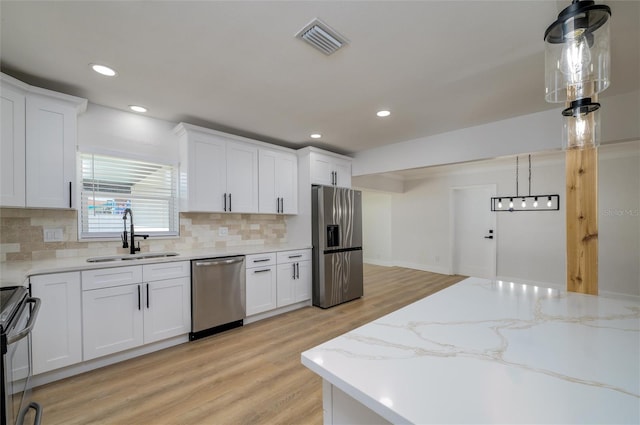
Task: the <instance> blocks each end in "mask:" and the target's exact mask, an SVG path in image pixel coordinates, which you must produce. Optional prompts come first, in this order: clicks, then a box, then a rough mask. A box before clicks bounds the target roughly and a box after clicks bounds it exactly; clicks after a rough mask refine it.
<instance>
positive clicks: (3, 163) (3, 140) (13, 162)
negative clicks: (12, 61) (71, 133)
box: [0, 79, 26, 207]
mask: <svg viewBox="0 0 640 425" xmlns="http://www.w3.org/2000/svg"><path fill="white" fill-rule="evenodd" d="M0 100H1V102H2V103H1V104H0V115H1V117H2V121H1V122H0V173H1V174H0V205H1V206H4V207H24V205H25V193H26V192H25V144H24V143H25V127H24V125H25V118H24V117H25V106H24V105H25V95H24V92H22V91H21V90H19V89H17V88H14V87H11V86H10V85H8V84H5V82H4V79H3V80H2V87H1V90H0Z"/></svg>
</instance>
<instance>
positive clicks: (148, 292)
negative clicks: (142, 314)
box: [147, 283, 149, 308]
mask: <svg viewBox="0 0 640 425" xmlns="http://www.w3.org/2000/svg"><path fill="white" fill-rule="evenodd" d="M147 308H149V284H148V283H147Z"/></svg>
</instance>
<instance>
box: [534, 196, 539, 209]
mask: <svg viewBox="0 0 640 425" xmlns="http://www.w3.org/2000/svg"><path fill="white" fill-rule="evenodd" d="M533 208H538V197H537V196H536V197H535V199H534V200H533Z"/></svg>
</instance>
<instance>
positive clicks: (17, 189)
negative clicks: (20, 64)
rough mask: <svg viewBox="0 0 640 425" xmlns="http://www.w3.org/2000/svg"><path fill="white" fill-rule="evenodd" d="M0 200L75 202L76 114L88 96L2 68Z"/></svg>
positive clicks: (44, 204) (43, 204)
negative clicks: (29, 82)
mask: <svg viewBox="0 0 640 425" xmlns="http://www.w3.org/2000/svg"><path fill="white" fill-rule="evenodd" d="M1 83H2V90H1V92H2V110H1V113H2V130H1V131H2V133H1V137H2V139H1V142H0V146H1V147H0V152H1V153H2V159H1V160H0V161H1V162H2V164H1V165H2V184H1V188H0V190H1V193H0V205H1V206H15V207H25V206H26V207H34V208H74V207H75V193H76V191H77V188H76V166H75V163H76V158H75V152H76V144H77V115H78V114H79V113H81V112H84V110H85V109H86V107H87V100H86V99H81V98H77V97H74V96H69V95H65V94H62V93H56V92H53V91H50V90H45V89H40V88H37V87H32V86H29V85H27V84H24V83H22V82H20V81H18V80H16V79H14V78H12V77H9V76H7V75H4V74H1Z"/></svg>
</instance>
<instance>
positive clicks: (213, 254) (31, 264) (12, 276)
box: [0, 244, 312, 287]
mask: <svg viewBox="0 0 640 425" xmlns="http://www.w3.org/2000/svg"><path fill="white" fill-rule="evenodd" d="M301 249H312V246H309V245H288V244H287V245H248V246H239V247H232V248H225V249H224V250H216V249H196V250H183V251H180V250H176V252H178V254H179V255H177V256H174V257H157V258H140V259H135V260H129V261H109V262H96V263H89V262H87V258H91V257H93V256H90V257H67V258H56V259H47V260H18V261H5V262H2V263H0V266H1V269H2V271H1V272H0V287H6V286H26V285H28V282H29V277H31V276H37V275H43V274H52V273H67V272H76V271H83V270H95V269H107V268H116V267H124V266H133V265H145V264H157V263H169V262H176V261H191V260H201V259H205V258H221V257H231V256H236V255H252V254H261V253H267V252H284V251H295V250H301Z"/></svg>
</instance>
